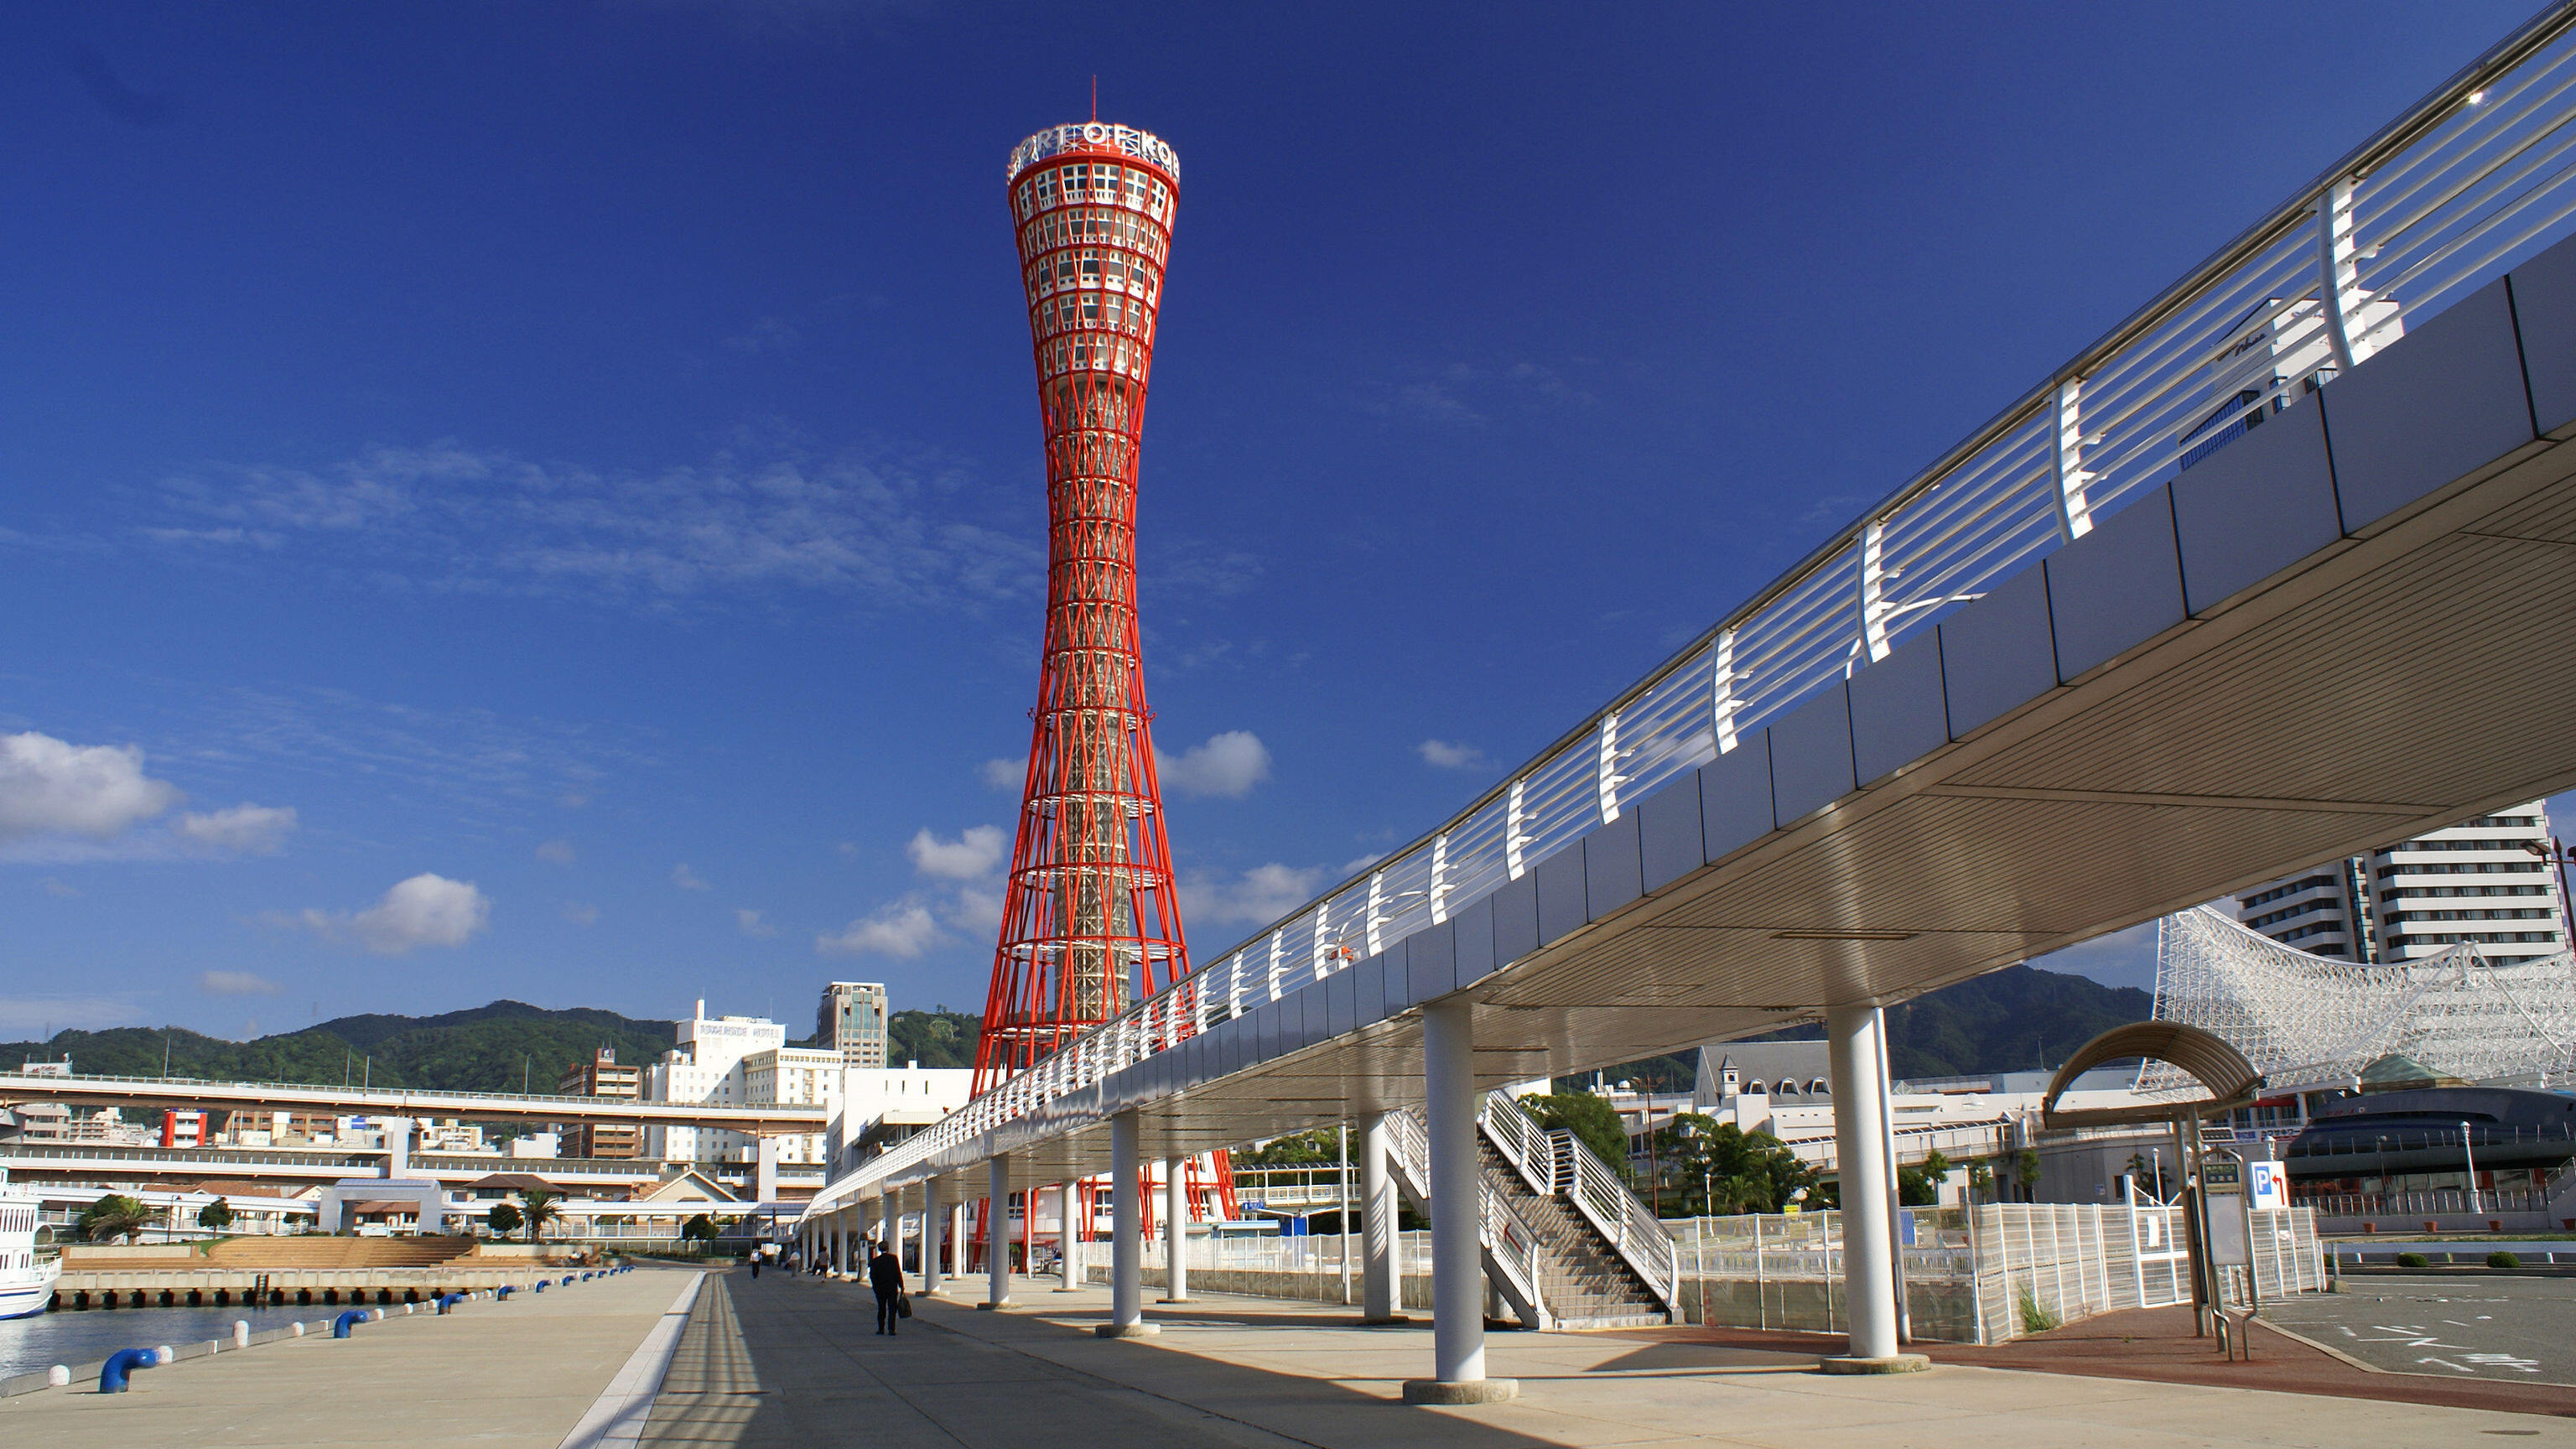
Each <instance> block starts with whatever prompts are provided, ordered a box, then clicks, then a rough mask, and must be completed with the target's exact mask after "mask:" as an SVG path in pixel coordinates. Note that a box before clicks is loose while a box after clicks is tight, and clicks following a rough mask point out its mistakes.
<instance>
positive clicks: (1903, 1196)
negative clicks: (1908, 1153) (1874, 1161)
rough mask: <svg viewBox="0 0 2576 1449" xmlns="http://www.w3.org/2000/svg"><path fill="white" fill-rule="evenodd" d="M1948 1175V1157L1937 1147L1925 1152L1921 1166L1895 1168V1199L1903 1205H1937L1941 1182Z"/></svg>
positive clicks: (1939, 1199) (1939, 1200) (1938, 1203)
mask: <svg viewBox="0 0 2576 1449" xmlns="http://www.w3.org/2000/svg"><path fill="white" fill-rule="evenodd" d="M1949 1175H1950V1159H1949V1158H1947V1157H1945V1156H1943V1155H1942V1154H1941V1152H1940V1151H1939V1149H1937V1148H1936V1149H1934V1150H1933V1151H1930V1152H1926V1153H1924V1154H1923V1162H1922V1165H1921V1166H1918V1167H1900V1168H1898V1169H1897V1170H1896V1200H1897V1202H1898V1203H1899V1204H1901V1205H1903V1206H1905V1207H1938V1206H1940V1203H1941V1183H1942V1181H1943V1180H1944V1179H1946V1178H1947V1177H1949Z"/></svg>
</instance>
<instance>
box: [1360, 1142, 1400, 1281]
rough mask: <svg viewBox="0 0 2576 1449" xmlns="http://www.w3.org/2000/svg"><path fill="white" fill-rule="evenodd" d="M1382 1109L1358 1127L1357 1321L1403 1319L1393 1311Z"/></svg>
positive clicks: (1389, 1186) (1389, 1178)
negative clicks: (1358, 1269)
mask: <svg viewBox="0 0 2576 1449" xmlns="http://www.w3.org/2000/svg"><path fill="white" fill-rule="evenodd" d="M1386 1117H1387V1114H1386V1113H1384V1112H1380V1113H1377V1114H1376V1115H1374V1116H1372V1117H1370V1118H1369V1119H1368V1121H1367V1123H1366V1124H1365V1125H1364V1126H1363V1127H1362V1128H1361V1129H1360V1270H1361V1277H1360V1321H1361V1322H1362V1323H1402V1322H1404V1321H1405V1318H1404V1315H1403V1314H1402V1313H1399V1312H1397V1311H1396V1309H1397V1303H1396V1276H1395V1178H1394V1176H1393V1175H1392V1174H1390V1173H1389V1172H1388V1171H1387V1170H1386V1154H1387V1140H1386V1138H1387V1131H1386Z"/></svg>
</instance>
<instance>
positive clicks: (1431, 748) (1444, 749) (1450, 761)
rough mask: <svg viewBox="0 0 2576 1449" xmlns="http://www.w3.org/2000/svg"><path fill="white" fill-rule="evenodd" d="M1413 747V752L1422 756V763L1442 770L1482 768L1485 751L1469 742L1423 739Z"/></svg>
mask: <svg viewBox="0 0 2576 1449" xmlns="http://www.w3.org/2000/svg"><path fill="white" fill-rule="evenodd" d="M1413 749H1414V753H1416V754H1418V755H1420V756H1422V762H1423V763H1424V764H1426V765H1432V766H1436V767H1437V768H1439V769H1443V770H1474V769H1479V768H1482V767H1483V765H1484V763H1485V752H1484V751H1483V750H1480V749H1477V748H1476V747H1475V746H1474V745H1470V744H1460V743H1455V742H1452V741H1449V740H1424V741H1423V742H1422V743H1420V744H1418V745H1415V746H1414V747H1413Z"/></svg>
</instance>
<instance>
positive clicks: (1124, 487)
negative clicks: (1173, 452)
mask: <svg viewBox="0 0 2576 1449" xmlns="http://www.w3.org/2000/svg"><path fill="white" fill-rule="evenodd" d="M1179 173H1180V161H1179V158H1177V157H1176V156H1174V155H1173V154H1172V149H1171V147H1169V146H1167V145H1165V144H1163V142H1162V141H1161V140H1159V139H1158V138H1156V137H1154V136H1152V135H1149V134H1148V133H1146V132H1143V131H1138V130H1135V129H1133V128H1131V127H1126V126H1111V125H1103V124H1101V123H1099V122H1097V121H1094V122H1092V123H1090V124H1088V125H1076V126H1056V127H1052V128H1050V129H1048V130H1045V131H1041V132H1039V133H1038V134H1037V135H1035V136H1032V137H1030V138H1029V139H1028V140H1026V141H1023V142H1021V143H1020V145H1019V146H1018V147H1017V148H1016V149H1015V150H1013V151H1012V153H1011V161H1010V166H1009V169H1008V173H1007V180H1008V182H1009V188H1010V189H1009V196H1010V206H1011V216H1012V219H1013V221H1014V223H1015V224H1016V226H1017V229H1018V238H1019V252H1020V268H1021V280H1022V283H1023V284H1024V286H1025V287H1026V289H1027V296H1028V307H1029V338H1030V342H1031V344H1032V346H1033V347H1034V349H1035V352H1036V358H1037V374H1038V407H1039V412H1040V414H1041V415H1042V416H1043V418H1044V420H1045V426H1046V459H1047V623H1046V643H1045V651H1044V656H1043V660H1042V662H1041V664H1040V666H1039V672H1038V702H1037V708H1036V709H1035V710H1034V711H1032V714H1033V717H1034V720H1035V729H1034V731H1033V733H1032V735H1031V738H1030V741H1029V766H1028V779H1027V784H1026V787H1025V789H1024V791H1023V794H1022V799H1021V806H1020V821H1019V831H1018V838H1017V840H1016V841H1015V843H1014V845H1013V847H1012V852H1011V873H1010V882H1009V886H1008V893H1007V895H1006V896H1005V898H1004V901H1003V911H1002V928H1001V939H1000V940H999V942H998V943H997V944H996V945H995V947H994V951H993V981H992V988H991V992H990V994H989V995H988V997H987V998H986V1001H985V1006H984V1028H983V1034H982V1036H981V1037H980V1038H979V1039H978V1040H977V1042H976V1046H975V1090H976V1091H977V1092H979V1093H980V1092H983V1091H986V1090H988V1089H990V1088H992V1087H994V1086H996V1085H998V1084H1000V1083H1002V1082H1005V1081H1008V1080H1009V1079H1011V1078H1012V1077H1014V1076H1017V1075H1019V1074H1020V1073H1022V1072H1025V1071H1027V1070H1028V1069H1029V1068H1030V1067H1032V1066H1035V1065H1036V1064H1037V1063H1038V1062H1040V1061H1043V1060H1044V1059H1046V1058H1047V1057H1049V1056H1052V1055H1053V1054H1054V1053H1055V1052H1056V1050H1057V1049H1058V1048H1059V1047H1062V1046H1063V1045H1065V1044H1066V1043H1068V1042H1070V1041H1071V1040H1072V1039H1073V1038H1074V1037H1075V1036H1077V1035H1079V1034H1080V1033H1081V1032H1082V1031H1084V1030H1085V1029H1087V1028H1090V1027H1094V1026H1097V1025H1099V1024H1101V1023H1103V1022H1106V1021H1108V1020H1110V1019H1112V1018H1114V1017H1116V1016H1118V1015H1119V1014H1120V1013H1121V1012H1124V1011H1125V1010H1127V1009H1128V1007H1129V1006H1131V1005H1133V1004H1134V1003H1135V1002H1137V1001H1140V1000H1143V999H1145V998H1147V997H1150V996H1152V995H1154V994H1155V993H1156V992H1157V991H1160V990H1162V989H1164V988H1165V987H1168V986H1171V985H1173V984H1174V983H1176V982H1178V981H1179V980H1180V979H1181V978H1182V977H1183V976H1185V975H1187V974H1188V973H1189V947H1188V945H1187V943H1186V940H1185V938H1184V937H1183V934H1182V930H1181V910H1180V901H1179V898H1178V894H1177V892H1176V890H1175V888H1174V885H1173V881H1172V858H1171V848H1170V843H1169V841H1168V840H1167V838H1166V835H1165V831H1164V820H1163V801H1162V788H1161V785H1160V782H1159V781H1157V779H1156V778H1155V771H1154V744H1153V730H1152V712H1151V711H1150V710H1148V709H1147V707H1146V704H1145V673H1144V663H1143V658H1142V651H1141V650H1140V648H1139V646H1138V643H1137V633H1136V477H1137V450H1138V444H1139V441H1140V437H1141V434H1142V432H1143V430H1144V424H1145V382H1146V377H1147V375H1148V374H1149V373H1150V372H1151V371H1152V367H1153V357H1154V322H1155V317H1156V313H1157V309H1158V306H1159V304H1160V302H1161V300H1162V294H1163V267H1164V264H1165V262H1166V261H1167V260H1168V259H1169V257H1170V255H1171V243H1172V213H1173V208H1174V207H1175V205H1176V204H1177V202H1178V200H1179V191H1180V179H1179Z"/></svg>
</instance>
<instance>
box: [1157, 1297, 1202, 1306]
mask: <svg viewBox="0 0 2576 1449" xmlns="http://www.w3.org/2000/svg"><path fill="white" fill-rule="evenodd" d="M1154 1301H1155V1302H1156V1303H1161V1304H1167V1305H1168V1304H1173V1303H1196V1302H1197V1301H1198V1300H1197V1299H1195V1298H1157V1299H1155V1300H1154Z"/></svg>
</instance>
